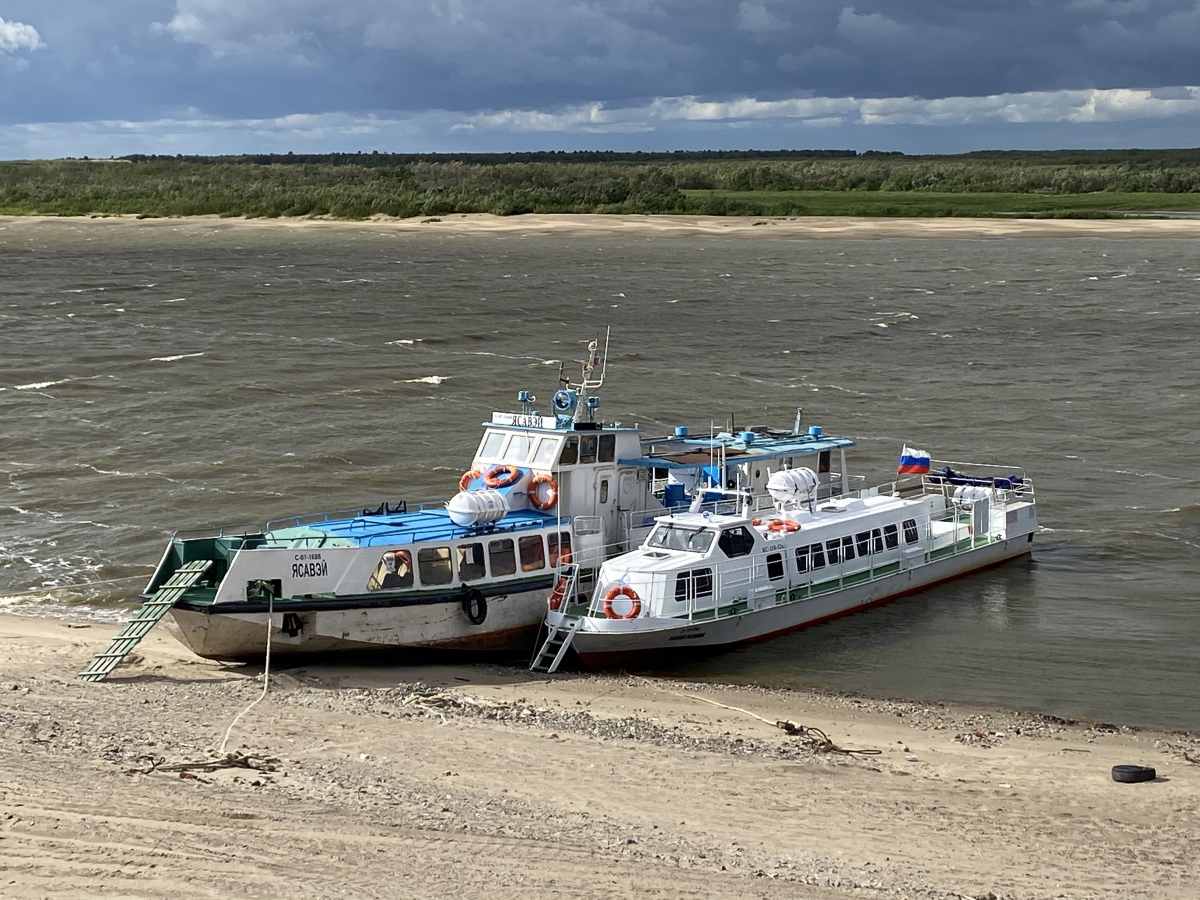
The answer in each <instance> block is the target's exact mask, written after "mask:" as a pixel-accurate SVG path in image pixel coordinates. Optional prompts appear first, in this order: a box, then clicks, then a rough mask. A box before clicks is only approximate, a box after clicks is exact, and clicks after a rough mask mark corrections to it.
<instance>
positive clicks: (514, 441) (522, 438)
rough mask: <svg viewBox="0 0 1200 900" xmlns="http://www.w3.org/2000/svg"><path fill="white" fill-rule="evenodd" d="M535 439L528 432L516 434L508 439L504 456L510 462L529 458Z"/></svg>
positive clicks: (521, 461) (519, 461) (525, 460)
mask: <svg viewBox="0 0 1200 900" xmlns="http://www.w3.org/2000/svg"><path fill="white" fill-rule="evenodd" d="M532 443H533V441H532V440H531V439H530V437H529V435H527V434H514V435H513V436H512V437H511V438H509V439H508V446H507V447H506V448H505V449H504V458H505V459H507V460H508V461H509V462H515V463H523V462H527V461H528V460H529V450H530V445H531V444H532Z"/></svg>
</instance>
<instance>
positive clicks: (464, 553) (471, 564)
mask: <svg viewBox="0 0 1200 900" xmlns="http://www.w3.org/2000/svg"><path fill="white" fill-rule="evenodd" d="M486 574H487V570H486V568H485V567H484V564H483V544H460V545H459V547H458V580H459V581H475V580H476V579H479V578H482V577H483V576H484V575H486Z"/></svg>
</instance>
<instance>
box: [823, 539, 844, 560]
mask: <svg viewBox="0 0 1200 900" xmlns="http://www.w3.org/2000/svg"><path fill="white" fill-rule="evenodd" d="M825 557H826V558H827V559H828V560H829V564H830V565H831V566H836V565H837V564H838V563H840V562H841V561H842V539H841V538H834V539H833V540H832V541H826V542H825Z"/></svg>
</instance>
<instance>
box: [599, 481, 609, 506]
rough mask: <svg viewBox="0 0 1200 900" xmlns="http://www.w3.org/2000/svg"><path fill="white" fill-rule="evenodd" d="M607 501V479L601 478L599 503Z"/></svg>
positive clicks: (602, 503)
mask: <svg viewBox="0 0 1200 900" xmlns="http://www.w3.org/2000/svg"><path fill="white" fill-rule="evenodd" d="M607 502H608V479H607V478H605V479H602V480H601V482H600V505H601V506H603V505H604V504H605V503H607Z"/></svg>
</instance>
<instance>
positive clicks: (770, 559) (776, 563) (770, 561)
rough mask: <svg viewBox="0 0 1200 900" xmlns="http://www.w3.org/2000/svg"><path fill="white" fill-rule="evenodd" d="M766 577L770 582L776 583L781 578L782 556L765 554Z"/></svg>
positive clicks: (780, 554)
mask: <svg viewBox="0 0 1200 900" xmlns="http://www.w3.org/2000/svg"><path fill="white" fill-rule="evenodd" d="M767 577H768V578H770V579H771V580H772V581H778V580H779V579H780V578H782V577H783V554H782V553H768V554H767Z"/></svg>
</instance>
